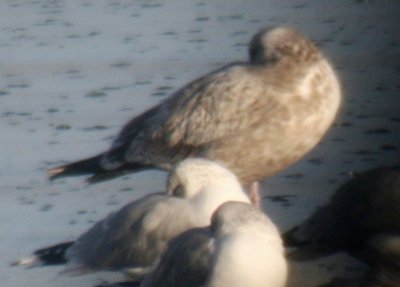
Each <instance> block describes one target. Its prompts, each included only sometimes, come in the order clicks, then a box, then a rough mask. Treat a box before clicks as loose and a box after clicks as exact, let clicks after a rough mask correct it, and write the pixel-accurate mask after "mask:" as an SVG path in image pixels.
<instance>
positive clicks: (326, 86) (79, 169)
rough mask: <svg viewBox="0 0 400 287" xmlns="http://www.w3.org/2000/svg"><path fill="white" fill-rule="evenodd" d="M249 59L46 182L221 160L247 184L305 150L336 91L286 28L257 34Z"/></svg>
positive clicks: (330, 75) (311, 48)
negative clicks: (193, 160) (196, 160)
mask: <svg viewBox="0 0 400 287" xmlns="http://www.w3.org/2000/svg"><path fill="white" fill-rule="evenodd" d="M248 53H249V60H248V61H247V62H241V63H232V64H230V65H227V66H225V67H222V68H220V69H218V70H216V71H214V72H210V73H209V74H206V75H204V76H202V77H200V78H198V79H196V80H194V81H192V82H191V83H189V84H187V85H186V86H184V87H183V88H181V89H179V90H177V91H176V92H175V93H173V94H172V95H171V96H170V97H169V98H168V99H166V100H165V101H163V102H161V103H160V104H159V105H157V106H155V107H153V108H151V109H150V110H147V111H145V112H143V113H142V114H140V115H138V116H136V117H135V118H133V119H132V120H131V121H129V122H128V123H127V124H126V125H125V126H124V127H123V128H122V130H121V131H120V133H119V134H118V136H117V137H116V139H115V140H114V142H113V143H112V145H111V148H110V149H109V150H108V151H106V152H104V153H100V154H98V155H95V156H93V157H90V158H87V159H83V160H80V161H77V162H73V163H70V164H66V165H63V166H59V167H54V168H51V169H50V170H49V175H50V178H52V179H54V178H58V177H62V176H70V175H81V174H82V175H83V174H88V175H91V176H92V177H91V178H90V179H89V181H91V182H95V181H98V180H105V179H108V178H112V177H115V176H119V175H122V174H126V173H129V172H136V171H140V170H143V169H148V168H158V169H165V170H170V169H171V168H172V166H173V165H174V164H175V163H177V162H179V161H180V160H182V159H184V158H187V157H203V158H208V159H211V160H218V161H221V162H224V163H225V165H226V166H227V167H228V168H229V169H230V170H232V171H233V172H234V173H235V174H237V175H238V177H239V179H240V181H241V182H242V183H243V184H245V185H247V184H249V183H251V182H253V181H257V180H259V179H262V178H265V177H268V176H271V175H273V174H275V173H277V172H279V171H281V170H283V169H284V168H286V167H287V166H289V165H290V164H292V163H294V162H296V161H297V160H298V159H300V158H301V157H302V156H303V155H304V154H306V153H307V152H309V151H310V150H311V149H312V148H313V147H314V146H315V145H316V144H317V143H318V142H319V141H320V140H321V138H322V137H323V135H324V134H325V133H326V132H327V130H328V129H329V128H330V126H331V125H332V122H333V120H334V118H335V116H336V114H337V111H338V108H339V106H340V101H341V88H340V86H339V82H338V79H337V77H336V75H335V72H334V71H333V69H332V67H331V65H330V64H329V62H328V61H327V60H326V59H325V57H324V56H323V55H322V53H321V52H320V51H319V49H318V48H317V47H316V45H314V43H313V42H312V41H310V40H309V39H307V38H306V37H304V36H303V35H301V34H300V33H298V32H297V31H295V30H293V29H291V28H287V27H277V28H272V29H268V28H265V29H262V30H260V31H259V32H258V33H256V34H255V35H254V36H253V38H252V39H251V41H250V43H249V49H248Z"/></svg>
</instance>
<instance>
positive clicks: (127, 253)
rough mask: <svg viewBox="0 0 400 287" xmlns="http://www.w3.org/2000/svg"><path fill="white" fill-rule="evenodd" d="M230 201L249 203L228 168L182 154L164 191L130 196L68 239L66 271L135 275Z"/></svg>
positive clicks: (49, 252)
mask: <svg viewBox="0 0 400 287" xmlns="http://www.w3.org/2000/svg"><path fill="white" fill-rule="evenodd" d="M231 200H235V201H241V202H246V203H249V202H250V200H249V198H248V196H247V195H246V193H245V192H244V191H243V190H242V187H241V185H240V183H239V181H238V180H237V178H236V176H235V175H234V174H233V173H232V172H230V171H229V170H227V169H226V168H224V167H223V166H221V165H219V164H217V163H215V162H211V161H209V160H205V159H186V160H184V161H182V162H181V163H179V164H178V165H177V166H176V167H175V168H174V170H173V171H172V173H171V174H170V176H169V178H168V188H167V192H166V193H165V194H160V193H153V194H150V195H147V196H144V197H142V198H140V199H139V200H136V201H133V202H131V203H129V204H128V205H126V206H124V207H122V208H121V209H120V210H118V211H117V212H115V213H112V214H110V215H109V216H107V217H106V218H105V219H103V220H101V221H99V222H97V223H96V224H95V225H94V226H93V227H91V228H90V229H89V230H88V231H87V232H85V233H84V234H83V235H81V236H80V237H79V238H78V239H77V240H76V241H75V242H74V243H67V245H66V246H65V247H66V249H67V251H66V261H68V265H67V268H66V271H65V272H68V273H72V274H76V273H78V274H79V273H81V272H90V271H96V270H124V271H126V272H127V273H128V275H131V276H132V277H134V278H135V279H140V278H141V276H143V274H145V273H147V272H148V271H149V270H150V269H151V268H152V267H153V265H154V264H155V263H156V262H157V261H158V259H159V257H160V255H161V254H162V253H163V252H164V250H165V249H166V246H167V244H168V242H169V240H171V239H172V238H174V237H175V236H177V235H178V234H180V233H182V232H184V231H186V230H188V229H190V228H193V227H203V226H207V225H209V224H210V218H211V215H212V213H213V212H214V211H215V210H216V209H217V208H218V206H220V205H221V204H223V203H224V202H227V201H231ZM68 244H69V245H68ZM71 244H72V246H70V245H71ZM62 247H63V245H57V246H56V247H51V248H50V249H44V250H43V249H42V250H40V251H39V252H37V255H38V257H42V258H44V259H46V258H50V259H51V258H52V256H53V255H54V254H55V255H59V254H61V253H62V252H63V251H62ZM40 255H42V256H40ZM61 255H62V254H61ZM53 257H54V256H53Z"/></svg>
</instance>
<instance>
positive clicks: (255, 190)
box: [249, 181, 261, 208]
mask: <svg viewBox="0 0 400 287" xmlns="http://www.w3.org/2000/svg"><path fill="white" fill-rule="evenodd" d="M249 197H250V201H251V203H252V204H253V205H254V206H255V207H257V208H261V195H260V183H259V182H258V181H253V182H252V183H251V185H250V191H249Z"/></svg>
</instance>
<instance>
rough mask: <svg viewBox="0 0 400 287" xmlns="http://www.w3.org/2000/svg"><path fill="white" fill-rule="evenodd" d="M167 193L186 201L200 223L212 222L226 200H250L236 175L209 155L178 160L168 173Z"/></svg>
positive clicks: (204, 224)
mask: <svg viewBox="0 0 400 287" xmlns="http://www.w3.org/2000/svg"><path fill="white" fill-rule="evenodd" d="M167 193H168V195H169V196H173V197H178V198H182V199H184V200H186V201H187V203H188V204H189V205H190V206H191V208H192V209H193V216H194V220H195V221H196V222H197V223H196V224H198V225H199V226H206V225H208V224H210V220H211V215H212V214H213V212H214V211H215V210H216V209H217V208H218V207H219V206H220V205H221V204H223V203H225V202H227V201H232V200H234V201H241V202H246V203H250V199H249V197H248V196H247V194H246V193H245V192H244V190H243V189H242V186H241V185H240V183H239V180H238V179H237V177H236V176H235V175H234V174H233V173H232V172H230V171H229V170H228V169H226V168H225V167H223V166H222V165H220V164H218V163H215V162H212V161H209V160H206V159H186V160H184V161H182V162H181V163H179V164H178V165H177V166H176V167H175V169H174V170H173V171H172V173H171V175H170V177H169V180H168V191H167Z"/></svg>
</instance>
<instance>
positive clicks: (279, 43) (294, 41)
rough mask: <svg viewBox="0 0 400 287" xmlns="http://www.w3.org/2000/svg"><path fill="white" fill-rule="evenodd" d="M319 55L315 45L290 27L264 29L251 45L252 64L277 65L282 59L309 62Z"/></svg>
mask: <svg viewBox="0 0 400 287" xmlns="http://www.w3.org/2000/svg"><path fill="white" fill-rule="evenodd" d="M317 55H319V53H318V49H317V48H316V47H315V45H314V44H313V43H312V42H311V41H310V40H308V39H307V38H305V37H304V36H302V35H301V34H300V33H298V32H297V31H295V30H293V29H292V28H288V27H277V28H264V29H262V30H260V31H259V32H258V33H257V34H255V35H254V36H253V38H252V39H251V41H250V44H249V57H250V62H251V63H252V64H256V65H257V64H260V65H263V64H266V63H267V64H268V63H276V62H278V61H280V60H282V59H286V58H290V59H294V60H307V59H310V58H311V57H315V56H317Z"/></svg>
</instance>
